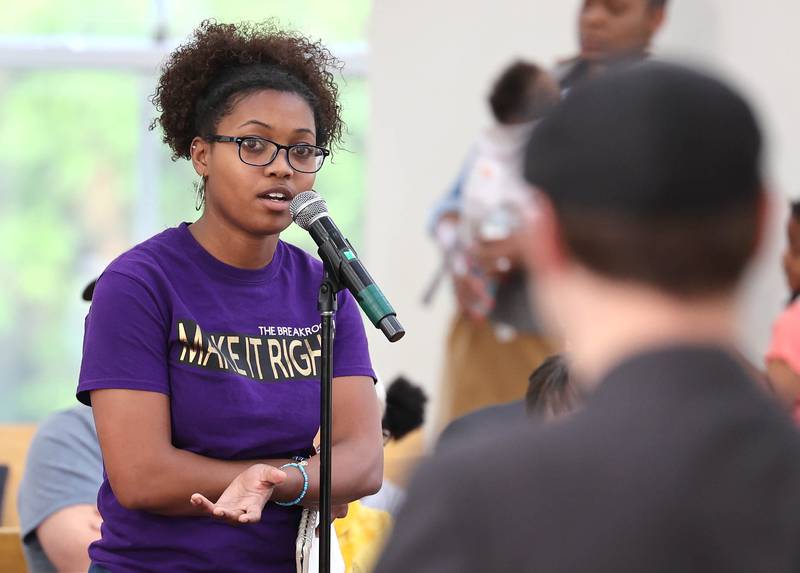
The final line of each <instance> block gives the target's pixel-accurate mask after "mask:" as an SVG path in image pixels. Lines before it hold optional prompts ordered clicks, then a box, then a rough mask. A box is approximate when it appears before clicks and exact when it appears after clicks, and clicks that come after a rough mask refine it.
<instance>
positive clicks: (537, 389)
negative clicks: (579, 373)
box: [525, 354, 580, 420]
mask: <svg viewBox="0 0 800 573" xmlns="http://www.w3.org/2000/svg"><path fill="white" fill-rule="evenodd" d="M579 402H580V396H579V395H578V387H577V386H576V385H575V384H574V383H570V379H569V369H568V367H567V361H566V360H565V359H564V357H563V356H562V355H561V354H556V355H554V356H550V357H549V358H548V359H547V360H545V361H544V362H542V363H541V365H540V366H539V367H538V368H537V369H536V370H534V371H533V372H532V373H531V376H530V378H528V391H527V392H526V393H525V412H526V413H527V414H528V416H529V417H531V418H534V419H537V420H554V419H557V418H560V417H561V416H563V415H565V414H569V413H570V412H572V411H574V410H575V408H577V407H578V404H579Z"/></svg>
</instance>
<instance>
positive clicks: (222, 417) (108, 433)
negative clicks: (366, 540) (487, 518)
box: [78, 21, 383, 573]
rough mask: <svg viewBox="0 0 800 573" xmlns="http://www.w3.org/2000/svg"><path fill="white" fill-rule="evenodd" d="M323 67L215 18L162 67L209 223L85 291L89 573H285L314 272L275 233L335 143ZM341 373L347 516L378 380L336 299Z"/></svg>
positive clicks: (372, 426) (302, 502)
mask: <svg viewBox="0 0 800 573" xmlns="http://www.w3.org/2000/svg"><path fill="white" fill-rule="evenodd" d="M335 65H336V61H335V60H334V59H333V57H332V56H331V55H330V53H329V52H328V50H327V49H326V48H325V47H324V46H322V45H320V44H319V43H314V42H311V41H309V40H308V39H306V38H305V37H303V36H300V35H297V34H294V33H289V32H285V31H282V30H279V29H277V28H276V27H275V25H274V24H272V23H270V22H267V23H262V24H242V25H228V24H217V23H214V22H208V21H207V22H204V23H203V24H201V25H200V27H199V28H198V29H197V30H195V32H194V33H193V35H192V37H191V38H190V39H189V40H188V42H187V43H185V44H183V45H182V46H180V47H178V48H177V49H176V50H175V51H174V52H173V53H172V54H171V56H170V58H169V59H168V60H167V62H166V64H165V65H164V68H163V70H162V74H161V77H160V80H159V83H158V86H157V87H156V91H155V95H154V96H153V102H154V103H155V105H156V108H157V110H158V111H159V114H160V115H159V117H158V119H157V120H156V123H157V124H158V125H160V127H161V128H162V130H163V134H164V142H165V143H166V144H167V145H169V147H170V149H171V150H172V152H173V157H174V158H175V159H178V158H183V159H189V160H191V162H192V165H193V166H194V169H195V171H196V172H197V174H198V176H199V183H198V184H197V197H196V205H197V208H198V211H200V210H202V214H201V216H200V218H199V219H198V220H197V221H195V222H194V223H191V224H188V223H183V224H181V225H179V226H177V227H175V228H171V229H167V230H165V231H163V232H162V233H160V234H158V235H156V236H154V237H152V238H151V239H149V240H147V241H145V242H143V243H141V244H139V245H137V246H135V247H134V248H132V249H131V250H129V251H128V252H126V253H124V254H123V255H121V256H120V257H119V258H117V259H116V260H115V261H113V262H112V263H111V264H110V265H109V266H108V268H106V270H105V271H104V272H103V274H102V275H101V277H100V279H99V280H98V282H97V286H96V290H95V292H94V298H93V301H92V307H91V310H90V311H89V315H88V317H87V319H86V331H85V337H84V351H83V361H82V364H81V374H80V382H79V386H78V398H79V399H80V400H81V401H82V402H84V403H86V404H91V406H92V407H93V409H94V417H95V420H96V423H97V433H98V437H99V439H100V445H101V448H102V451H103V459H104V463H105V479H104V482H103V485H102V487H101V489H100V493H99V498H98V505H99V508H100V512H101V514H102V517H103V526H102V538H101V539H100V540H99V541H97V542H95V543H94V544H92V546H91V547H90V549H89V554H90V556H91V559H92V567H91V569H90V571H93V572H104V571H112V572H113V573H127V572H134V571H135V572H141V571H181V572H190V571H230V572H234V571H242V572H244V571H269V572H275V573H278V572H281V573H284V572H285V573H288V572H291V571H294V570H295V549H294V545H295V538H296V536H297V529H298V524H299V519H300V514H301V510H302V508H303V507H304V506H306V507H313V506H315V504H318V502H319V463H318V461H317V460H318V456H317V457H316V458H310V459H309V457H310V455H311V454H312V453H313V447H312V442H313V440H314V436H315V435H316V433H317V431H318V429H319V399H320V387H319V368H320V332H319V314H318V312H317V309H316V301H317V293H318V287H319V284H320V282H321V280H322V264H321V263H320V262H319V261H317V260H316V259H314V258H313V257H311V256H310V255H308V254H306V253H305V252H303V251H302V250H300V249H298V248H296V247H294V246H291V245H288V244H286V243H284V242H282V241H281V240H280V239H279V236H280V233H281V232H282V231H283V230H284V229H286V228H287V227H288V226H289V224H290V223H291V217H290V215H289V202H290V201H291V199H292V198H293V197H294V196H296V195H297V194H298V193H300V192H303V191H307V190H310V189H311V188H312V186H313V184H314V179H315V177H316V173H317V172H318V171H319V170H320V168H322V166H323V164H324V162H325V159H326V157H327V156H328V155H329V154H330V151H329V149H328V148H329V146H331V145H332V144H336V143H337V142H338V141H339V139H340V136H341V132H342V120H341V117H340V111H341V110H340V105H339V103H338V101H337V96H338V92H337V87H336V84H335V83H334V80H333V76H332V75H331V73H330V72H329V69H331V68H332V67H335ZM333 376H334V381H333V416H334V417H333V420H334V422H333V433H332V442H333V446H332V448H333V455H332V460H333V471H332V475H333V482H332V498H333V502H334V503H337V504H341V503H346V502H349V501H351V500H354V499H357V498H360V497H363V496H365V495H368V494H370V493H373V492H375V491H376V490H377V489H378V488H379V487H380V483H381V478H382V469H383V468H382V465H383V458H382V455H383V454H382V440H381V425H380V414H379V407H378V402H377V399H376V395H375V391H374V389H373V378H374V373H373V370H372V367H371V364H370V359H369V354H368V349H367V343H366V338H365V334H364V328H363V325H362V322H361V317H360V315H359V311H358V308H357V306H356V304H355V302H354V300H353V299H352V298H351V296H350V295H349V294H348V293H346V292H344V293H342V294H340V295H339V313H338V320H337V336H336V340H335V346H334V372H333ZM210 500H215V501H210ZM233 524H239V525H240V526H235V525H233ZM242 524H244V525H242Z"/></svg>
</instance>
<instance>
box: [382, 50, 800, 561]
mask: <svg viewBox="0 0 800 573" xmlns="http://www.w3.org/2000/svg"><path fill="white" fill-rule="evenodd" d="M761 161H762V135H761V131H760V128H759V125H758V122H757V120H756V118H755V115H754V113H753V111H752V109H751V108H750V106H749V105H748V104H747V102H746V101H745V100H744V99H743V98H742V97H741V96H740V95H739V94H738V93H736V92H735V91H734V90H732V89H731V88H730V87H728V86H727V85H726V84H724V83H722V82H721V81H719V80H717V79H714V78H712V77H710V76H708V75H706V74H704V73H700V72H697V71H693V70H690V69H687V68H684V67H681V66H677V65H668V64H656V63H646V64H642V65H640V66H634V67H632V68H628V69H626V70H624V71H617V72H611V73H608V74H605V75H604V76H603V77H601V78H598V79H596V80H593V81H591V82H586V83H585V84H582V85H581V86H579V87H576V88H575V89H574V90H572V91H571V92H570V95H569V96H568V97H567V98H565V99H564V100H563V102H562V103H561V104H560V105H559V107H558V108H556V110H555V111H554V112H553V113H551V114H550V115H549V116H548V117H547V118H546V119H545V120H543V121H542V123H541V124H540V126H539V127H538V128H537V129H536V130H535V131H534V132H533V134H532V136H531V140H530V142H529V144H528V147H527V151H526V159H525V170H524V173H525V178H526V180H527V181H528V182H529V183H530V184H531V185H532V186H533V188H534V190H535V196H536V210H535V212H534V213H533V214H532V215H533V216H532V217H531V219H530V220H529V222H528V224H527V226H526V227H525V228H526V230H527V237H526V240H525V242H524V245H525V247H526V248H525V261H526V265H528V267H529V268H532V269H533V270H534V271H535V274H534V276H535V280H536V289H535V291H534V294H535V296H536V299H537V301H538V303H539V307H540V309H541V310H542V316H543V317H544V319H545V320H546V323H547V324H548V325H549V327H550V328H551V329H554V330H556V329H557V330H558V331H559V332H561V333H562V334H563V336H564V338H565V340H566V342H567V345H568V347H569V349H570V368H571V374H572V375H574V376H575V379H576V381H577V382H578V383H579V384H580V385H581V387H582V389H583V390H584V391H585V392H586V393H588V396H587V398H586V400H585V401H584V402H583V403H582V406H581V408H580V409H579V410H578V411H576V412H575V413H573V414H572V415H570V416H568V417H566V418H564V419H562V420H559V421H558V422H557V423H553V424H548V425H545V426H543V427H540V428H524V427H523V428H519V427H517V428H513V429H511V430H509V431H507V432H501V433H492V434H489V435H487V436H486V438H485V440H483V441H481V442H480V443H477V444H475V445H474V446H473V447H472V448H468V449H467V448H462V449H458V450H453V451H452V452H445V453H444V454H442V455H440V456H437V457H436V458H435V459H432V460H430V461H429V462H427V463H426V464H424V465H423V466H422V467H421V470H420V471H419V472H418V473H417V475H416V477H415V478H414V480H413V482H412V484H411V486H410V488H409V492H408V501H407V503H406V505H405V506H404V508H403V509H402V510H401V512H400V514H399V515H398V518H397V525H396V528H395V530H394V534H393V537H392V538H391V539H390V540H389V542H388V544H387V550H386V552H385V553H384V555H383V557H382V560H381V562H380V563H379V565H378V567H377V569H376V571H377V573H398V572H400V571H403V572H405V571H414V572H415V573H427V572H436V573H447V572H450V571H453V572H455V571H458V572H459V573H470V572H473V571H474V572H478V571H481V572H482V571H551V572H556V571H569V572H570V573H581V572H584V571H585V572H593V573H598V572H614V573H620V572H631V573H633V572H636V573H638V572H641V571H648V572H651V573H660V572H663V573H668V572H669V573H673V572H675V571H681V572H682V573H700V572H702V573H714V572H719V573H722V572H724V573H735V572H742V573H744V572H751V571H770V572H779V573H783V572H785V573H789V572H794V571H798V570H800V546H798V544H797V539H798V538H800V439H799V438H798V436H797V432H796V430H795V428H794V426H793V424H792V423H791V421H790V420H789V418H788V417H787V416H785V414H784V413H782V412H781V411H780V410H779V409H778V408H777V407H776V405H775V404H774V403H773V400H771V398H770V397H769V396H768V395H767V394H766V393H765V392H764V391H763V389H762V388H760V387H759V385H758V382H756V381H755V380H754V379H753V378H752V377H751V375H750V373H749V372H748V369H747V367H746V365H744V364H742V362H741V360H740V359H739V358H738V355H737V353H736V352H735V350H734V348H735V341H736V338H737V332H736V331H737V329H736V327H735V325H736V304H735V300H736V291H737V288H738V286H739V283H740V281H741V278H742V275H743V274H744V272H745V269H746V267H747V266H748V263H750V261H751V260H752V258H753V256H754V253H755V251H756V249H757V247H758V246H759V244H760V243H761V241H762V240H763V237H764V232H765V205H766V199H765V191H764V187H763V175H762V171H761Z"/></svg>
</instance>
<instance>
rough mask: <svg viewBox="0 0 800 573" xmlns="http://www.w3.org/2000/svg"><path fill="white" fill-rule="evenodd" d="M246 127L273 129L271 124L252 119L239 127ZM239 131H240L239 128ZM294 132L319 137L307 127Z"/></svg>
mask: <svg viewBox="0 0 800 573" xmlns="http://www.w3.org/2000/svg"><path fill="white" fill-rule="evenodd" d="M246 125H260V126H261V127H263V128H266V129H272V126H271V125H270V124H268V123H264V122H263V121H259V120H257V119H250V120H247V121H246V122H244V123H243V124H242V125H240V126H239V127H244V126H246ZM237 129H238V128H237ZM294 132H295V133H308V134H309V135H312V136H316V135H317V134H316V133H314V130H313V129H309V128H307V127H299V128H297V129H295V130H294Z"/></svg>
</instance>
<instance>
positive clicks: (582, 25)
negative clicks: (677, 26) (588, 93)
mask: <svg viewBox="0 0 800 573" xmlns="http://www.w3.org/2000/svg"><path fill="white" fill-rule="evenodd" d="M666 6H667V0H584V1H583V4H582V5H581V9H580V12H579V15H578V44H579V46H580V53H579V54H578V55H577V56H575V57H574V58H571V59H569V60H566V61H564V62H562V63H561V64H560V65H559V66H558V67H557V69H556V76H557V77H558V79H559V82H560V84H561V88H562V89H563V90H565V91H566V90H569V89H570V88H572V87H573V86H575V85H577V84H578V83H580V82H581V81H583V80H585V79H588V78H592V77H595V76H597V75H598V74H601V73H603V72H604V71H606V70H608V69H609V68H613V67H617V66H624V65H630V64H632V63H636V62H640V61H642V60H643V59H646V58H647V57H648V56H649V54H650V46H651V43H652V41H653V38H654V37H655V35H656V34H657V33H658V31H659V30H660V29H661V26H662V25H663V24H664V19H665V17H666Z"/></svg>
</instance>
